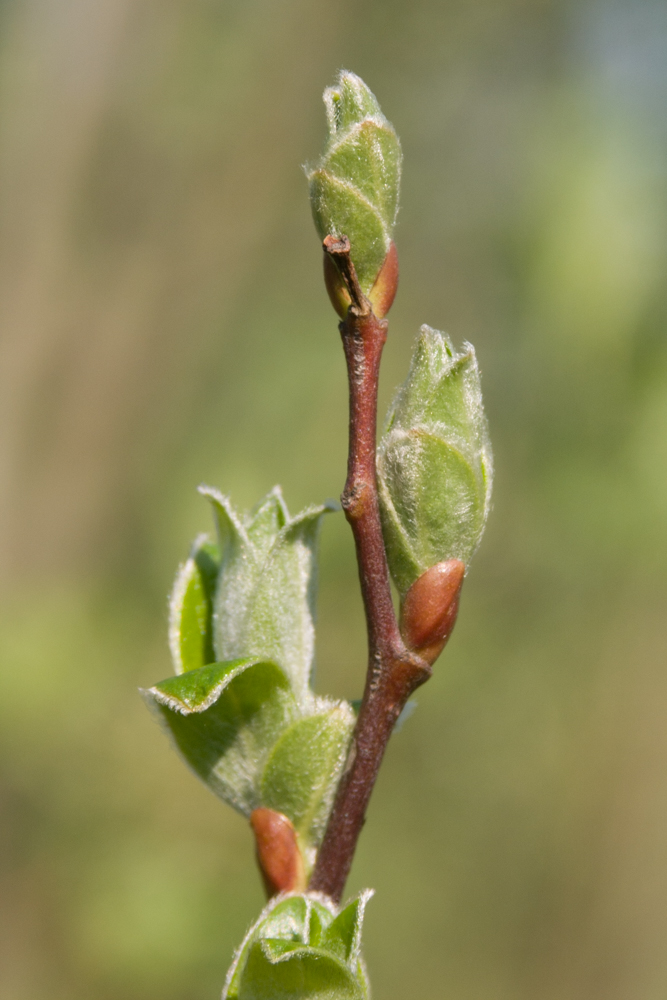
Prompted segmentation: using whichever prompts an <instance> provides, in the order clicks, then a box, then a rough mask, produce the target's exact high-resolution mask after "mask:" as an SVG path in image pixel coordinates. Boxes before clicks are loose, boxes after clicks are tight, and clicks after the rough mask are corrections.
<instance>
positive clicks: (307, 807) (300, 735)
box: [261, 699, 355, 848]
mask: <svg viewBox="0 0 667 1000" xmlns="http://www.w3.org/2000/svg"><path fill="white" fill-rule="evenodd" d="M320 705H321V710H320V711H319V712H317V714H314V715H311V716H309V717H307V718H302V719H297V720H296V721H295V722H293V723H292V724H291V726H289V727H288V728H286V729H285V730H284V731H283V733H282V734H281V736H280V738H279V739H278V741H277V742H276V744H275V746H274V747H273V749H272V751H271V753H270V755H269V757H268V758H267V761H266V765H265V767H264V773H263V775H262V781H261V797H262V804H263V805H265V806H268V807H269V808H270V809H275V810H276V811H277V812H281V813H284V815H285V816H287V817H289V819H290V820H291V821H292V823H293V824H294V827H295V829H296V831H297V834H298V835H299V836H300V838H301V840H302V842H303V843H304V845H305V847H306V848H311V847H313V846H316V845H318V844H319V842H320V840H321V839H322V835H323V834H324V827H325V825H326V821H327V819H328V816H329V812H330V811H331V806H332V803H333V798H334V795H335V793H336V788H337V786H338V781H339V779H340V775H341V773H342V770H343V767H344V765H345V761H346V758H347V752H348V748H349V744H350V737H351V735H352V730H353V728H354V722H355V718H354V713H353V712H352V710H351V708H350V706H349V705H348V704H347V703H346V702H342V703H340V704H337V705H331V703H327V702H325V701H324V700H323V699H322V700H321V702H320ZM322 709H323V710H322Z"/></svg>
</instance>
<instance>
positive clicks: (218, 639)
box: [201, 487, 332, 709]
mask: <svg viewBox="0 0 667 1000" xmlns="http://www.w3.org/2000/svg"><path fill="white" fill-rule="evenodd" d="M201 492H202V493H203V495H204V496H206V497H207V498H208V499H209V500H210V501H211V503H212V505H213V509H214V513H215V516H216V521H217V525H218V536H219V545H220V570H219V577H218V585H217V590H216V595H215V602H214V606H215V610H214V617H213V632H214V647H215V652H216V657H217V659H218V660H219V661H221V662H222V661H225V660H231V659H234V658H236V657H241V656H255V657H262V658H266V659H270V660H272V661H274V662H275V663H278V664H279V665H280V666H281V667H282V668H283V670H284V671H285V673H286V674H287V676H288V678H289V681H290V684H291V685H292V688H293V690H294V693H295V695H296V697H297V699H298V700H299V702H300V704H302V706H303V707H304V709H307V708H308V706H310V703H311V701H312V697H313V696H312V693H311V691H310V687H309V683H310V678H311V674H312V669H313V661H314V651H315V629H314V615H315V585H316V578H315V549H316V544H317V537H318V534H319V528H320V522H321V518H322V515H323V514H324V513H326V512H327V511H328V510H331V509H332V508H331V507H327V506H320V507H309V508H307V509H306V510H304V511H302V513H301V514H299V515H297V516H296V517H295V518H290V517H289V513H288V511H287V508H286V506H285V503H284V501H283V499H282V494H281V492H280V489H279V488H278V487H276V488H275V489H274V490H272V491H271V493H269V495H268V496H267V497H266V498H265V499H264V500H263V501H262V502H261V503H260V504H259V506H258V507H257V508H256V509H255V511H254V512H252V513H251V515H250V516H249V517H247V518H245V519H241V518H240V517H239V516H238V515H237V514H236V513H235V511H234V510H233V508H232V506H231V504H230V502H229V500H227V498H226V497H224V496H222V495H221V494H220V493H218V492H217V490H213V489H211V488H210V487H202V488H201Z"/></svg>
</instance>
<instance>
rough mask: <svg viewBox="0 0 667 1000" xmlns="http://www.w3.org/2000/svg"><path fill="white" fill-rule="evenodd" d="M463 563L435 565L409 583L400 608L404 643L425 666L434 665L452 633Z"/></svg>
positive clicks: (450, 562)
mask: <svg viewBox="0 0 667 1000" xmlns="http://www.w3.org/2000/svg"><path fill="white" fill-rule="evenodd" d="M464 574H465V563H462V562H461V560H460V559H447V560H446V561H445V562H440V563H436V564H435V566H431V568H430V569H427V570H426V572H425V573H422V575H421V576H420V577H418V579H417V580H415V582H414V583H413V584H412V586H411V587H410V589H409V590H408V592H407V594H406V595H405V598H404V599H403V604H402V606H401V635H402V636H403V640H404V642H405V644H406V645H407V646H408V647H409V648H410V649H412V650H414V651H415V653H418V654H419V656H421V657H422V659H424V660H426V662H427V663H434V662H435V661H436V659H437V658H438V656H439V655H440V653H441V652H442V650H443V649H444V647H445V643H446V642H447V640H448V639H449V637H450V635H451V634H452V629H453V628H454V624H455V622H456V616H457V614H458V610H459V595H460V593H461V586H462V585H463V577H464Z"/></svg>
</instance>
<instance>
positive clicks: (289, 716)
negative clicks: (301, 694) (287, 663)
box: [144, 659, 297, 816]
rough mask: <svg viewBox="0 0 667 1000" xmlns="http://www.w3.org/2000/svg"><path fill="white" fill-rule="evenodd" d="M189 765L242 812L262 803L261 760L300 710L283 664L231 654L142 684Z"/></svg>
mask: <svg viewBox="0 0 667 1000" xmlns="http://www.w3.org/2000/svg"><path fill="white" fill-rule="evenodd" d="M144 696H145V697H146V700H147V701H148V702H149V704H152V705H153V706H155V708H156V709H157V711H158V713H159V714H160V716H161V719H162V721H163V722H164V724H165V725H166V727H167V729H168V730H169V732H170V734H171V736H172V738H173V740H174V743H175V745H176V747H177V749H178V750H179V752H180V754H181V756H182V757H183V758H184V759H185V761H186V763H187V764H189V766H190V767H191V768H192V769H193V771H194V772H195V773H196V774H197V775H198V776H199V777H200V778H201V779H202V780H203V781H205V782H206V784H207V785H208V786H209V788H211V790H212V791H214V792H215V793H216V795H219V796H220V798H222V799H224V801H225V802H227V803H228V804H229V805H231V806H233V807H234V808H235V809H238V810H239V812H242V813H243V814H244V815H245V816H250V813H251V812H252V811H253V809H256V808H257V807H258V806H260V805H262V802H261V799H260V794H259V788H260V784H261V775H262V771H263V767H264V765H265V763H266V760H267V758H268V756H269V754H270V752H271V749H272V747H273V746H274V744H275V742H276V740H277V739H278V737H279V736H280V733H281V732H282V730H283V729H284V728H285V727H286V726H288V725H289V724H290V723H291V722H292V720H293V719H294V718H296V717H297V705H296V700H295V698H294V696H293V694H292V692H291V690H290V687H289V683H288V680H287V677H286V676H285V673H284V671H282V670H281V669H280V667H278V666H276V665H275V664H274V663H270V662H264V661H261V660H253V659H243V660H232V661H231V662H228V663H213V664H210V665H209V666H206V667H200V668H199V669H198V670H190V671H188V672H187V673H185V674H181V676H180V677H170V678H169V680H166V681H162V683H160V684H156V685H155V686H154V687H152V688H149V689H148V690H147V691H145V692H144Z"/></svg>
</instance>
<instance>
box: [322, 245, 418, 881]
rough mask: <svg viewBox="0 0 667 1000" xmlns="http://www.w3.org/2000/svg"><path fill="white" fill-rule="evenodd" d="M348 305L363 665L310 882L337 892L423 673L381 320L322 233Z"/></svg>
mask: <svg viewBox="0 0 667 1000" xmlns="http://www.w3.org/2000/svg"><path fill="white" fill-rule="evenodd" d="M324 249H325V252H327V253H329V254H330V255H331V256H332V257H334V256H335V258H336V262H337V264H338V269H339V272H340V273H341V275H342V276H343V278H344V280H345V283H346V285H347V287H348V291H349V293H350V297H351V299H352V305H351V306H350V308H349V310H348V314H347V316H346V318H345V319H344V320H343V322H342V323H340V325H339V329H340V332H341V336H342V339H343V348H344V351H345V359H346V361H347V371H348V379H349V386H350V443H349V455H348V467H347V481H346V483H345V489H344V491H343V495H342V497H341V503H342V505H343V509H344V511H345V515H346V517H347V519H348V521H349V523H350V526H351V528H352V533H353V535H354V541H355V546H356V551H357V562H358V564H359V577H360V580H361V593H362V597H363V602H364V610H365V613H366V626H367V631H368V672H367V675H366V686H365V690H364V696H363V700H362V703H361V708H360V710H359V718H358V719H357V725H356V727H355V730H354V735H353V737H352V745H351V748H350V753H349V756H348V760H347V765H346V768H345V771H344V774H343V777H342V779H341V782H340V785H339V786H338V792H337V794H336V799H335V802H334V805H333V809H332V811H331V816H330V818H329V823H328V826H327V829H326V832H325V835H324V840H323V842H322V846H321V848H320V850H319V853H318V856H317V862H316V864H315V870H314V872H313V876H312V878H311V881H310V888H311V889H313V890H316V891H319V892H324V893H326V894H327V895H328V896H330V897H331V898H332V899H334V900H340V898H341V896H342V893H343V889H344V887H345V882H346V879H347V876H348V874H349V871H350V867H351V865H352V858H353V855H354V851H355V848H356V845H357V840H358V838H359V834H360V833H361V829H362V827H363V824H364V819H365V815H366V807H367V805H368V801H369V799H370V796H371V792H372V790H373V785H374V784H375V779H376V777H377V773H378V770H379V767H380V764H381V762H382V758H383V756H384V752H385V749H386V746H387V743H388V741H389V737H390V735H391V731H392V729H393V728H394V724H395V722H396V720H397V718H398V716H399V715H400V713H401V710H402V709H403V706H404V705H405V703H406V701H407V700H408V698H409V697H410V695H411V694H412V692H413V691H414V690H415V688H417V687H419V685H420V684H423V683H424V681H426V680H428V678H429V677H430V676H431V668H430V666H429V665H428V664H427V663H426V662H425V661H424V660H422V659H421V658H420V657H418V656H416V655H415V654H414V653H411V652H410V650H408V649H407V648H406V646H405V644H404V643H403V640H402V639H401V634H400V632H399V628H398V623H397V621H396V614H395V612H394V606H393V602H392V599H391V589H390V585H389V570H388V567H387V558H386V555H385V549H384V541H383V538H382V526H381V523H380V508H379V503H378V493H377V475H376V468H375V446H376V440H375V439H376V423H377V393H378V379H379V373H380V359H381V356H382V349H383V347H384V343H385V340H386V339H387V321H386V320H379V319H378V318H377V317H376V316H375V315H374V313H373V311H372V309H371V307H370V303H369V302H368V300H367V299H366V298H365V297H364V296H363V293H362V292H361V290H360V288H359V284H358V282H357V277H356V274H355V272H354V265H353V264H352V262H351V260H350V256H349V252H350V245H349V242H348V241H347V240H346V239H345V238H344V237H343V238H341V239H339V240H335V239H334V238H333V237H327V239H326V240H325V241H324Z"/></svg>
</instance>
